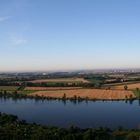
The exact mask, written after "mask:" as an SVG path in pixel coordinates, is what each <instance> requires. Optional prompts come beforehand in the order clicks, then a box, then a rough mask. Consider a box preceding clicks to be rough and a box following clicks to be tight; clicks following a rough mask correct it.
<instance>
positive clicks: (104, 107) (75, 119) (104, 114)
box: [0, 98, 140, 128]
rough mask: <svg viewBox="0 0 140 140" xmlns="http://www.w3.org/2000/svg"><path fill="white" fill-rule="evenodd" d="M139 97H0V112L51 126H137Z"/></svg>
mask: <svg viewBox="0 0 140 140" xmlns="http://www.w3.org/2000/svg"><path fill="white" fill-rule="evenodd" d="M139 106H140V100H125V101H96V100H94V101H88V100H35V99H27V98H25V99H12V98H0V112H4V113H8V114H15V115H17V116H19V118H20V119H24V120H27V121H28V122H35V123H40V124H47V125H51V126H60V127H69V126H71V125H74V126H78V127H83V128H85V127H100V126H102V127H110V128H117V127H118V126H122V127H125V128H137V127H138V126H139V124H140V108H139Z"/></svg>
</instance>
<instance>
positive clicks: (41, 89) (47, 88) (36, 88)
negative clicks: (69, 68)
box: [24, 87, 82, 91]
mask: <svg viewBox="0 0 140 140" xmlns="http://www.w3.org/2000/svg"><path fill="white" fill-rule="evenodd" d="M81 88H82V87H26V88H25V89H24V90H33V91H43V90H45V91H46V90H71V89H81Z"/></svg>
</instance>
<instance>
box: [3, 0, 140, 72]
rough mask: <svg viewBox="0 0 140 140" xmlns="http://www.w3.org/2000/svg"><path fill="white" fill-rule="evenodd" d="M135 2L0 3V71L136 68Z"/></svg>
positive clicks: (139, 39) (139, 5)
mask: <svg viewBox="0 0 140 140" xmlns="http://www.w3.org/2000/svg"><path fill="white" fill-rule="evenodd" d="M139 53H140V0H0V71H50V70H81V69H110V68H111V69H114V68H140V63H139V60H140V55H139Z"/></svg>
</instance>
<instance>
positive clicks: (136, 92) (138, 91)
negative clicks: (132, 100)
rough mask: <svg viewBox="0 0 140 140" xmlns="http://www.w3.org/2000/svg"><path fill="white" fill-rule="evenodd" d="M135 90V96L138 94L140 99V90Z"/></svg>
mask: <svg viewBox="0 0 140 140" xmlns="http://www.w3.org/2000/svg"><path fill="white" fill-rule="evenodd" d="M133 92H134V94H135V96H136V97H137V98H138V99H140V90H134V91H133Z"/></svg>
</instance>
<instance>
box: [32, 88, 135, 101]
mask: <svg viewBox="0 0 140 140" xmlns="http://www.w3.org/2000/svg"><path fill="white" fill-rule="evenodd" d="M64 94H66V97H67V98H71V97H74V96H75V95H76V96H77V97H81V98H89V99H99V100H117V99H120V100H121V99H126V98H130V97H131V98H136V96H135V95H134V93H133V92H132V91H124V90H120V91H119V90H100V89H77V90H74V89H73V90H57V91H37V92H34V93H31V94H30V95H38V96H44V97H52V98H53V97H54V98H62V97H63V96H64Z"/></svg>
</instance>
